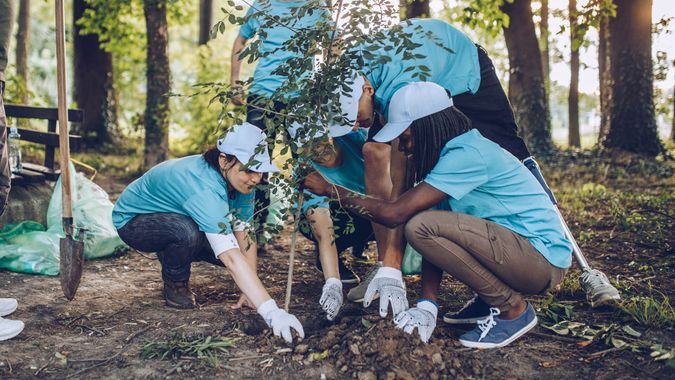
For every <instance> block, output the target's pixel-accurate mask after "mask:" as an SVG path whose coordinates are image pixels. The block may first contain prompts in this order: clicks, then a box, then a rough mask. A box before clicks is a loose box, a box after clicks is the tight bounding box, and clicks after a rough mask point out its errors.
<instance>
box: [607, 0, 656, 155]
mask: <svg viewBox="0 0 675 380" xmlns="http://www.w3.org/2000/svg"><path fill="white" fill-rule="evenodd" d="M614 4H615V5H616V7H617V8H616V17H614V18H611V19H610V20H609V71H610V76H611V84H610V86H611V98H610V110H609V124H608V129H607V133H606V135H604V136H601V138H600V144H601V146H603V147H605V148H619V149H623V150H627V151H631V152H635V153H640V154H644V155H648V156H656V155H658V154H660V153H662V152H663V145H662V144H661V141H660V140H659V136H658V131H657V127H656V117H655V111H654V98H653V96H654V95H653V94H654V72H653V63H652V54H651V53H652V0H614Z"/></svg>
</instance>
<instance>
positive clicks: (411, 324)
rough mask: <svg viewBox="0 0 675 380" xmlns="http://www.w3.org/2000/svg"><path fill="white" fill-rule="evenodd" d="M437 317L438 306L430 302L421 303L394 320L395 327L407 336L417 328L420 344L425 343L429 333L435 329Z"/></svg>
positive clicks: (429, 335)
mask: <svg viewBox="0 0 675 380" xmlns="http://www.w3.org/2000/svg"><path fill="white" fill-rule="evenodd" d="M437 316H438V306H436V305H434V303H433V302H430V301H421V302H418V303H417V307H413V308H412V309H408V310H406V311H404V312H402V313H401V314H399V315H397V316H396V318H394V323H395V324H396V327H398V328H399V329H402V330H403V331H405V332H406V333H408V334H412V333H413V331H414V330H415V327H417V333H418V334H419V335H420V339H421V340H422V342H424V343H427V342H428V341H429V338H430V337H431V333H433V332H434V329H435V328H436V317H437Z"/></svg>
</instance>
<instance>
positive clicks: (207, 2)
mask: <svg viewBox="0 0 675 380" xmlns="http://www.w3.org/2000/svg"><path fill="white" fill-rule="evenodd" d="M212 23H213V0H200V1H199V45H206V43H207V42H209V40H210V39H211V36H210V34H209V33H210V31H211V25H212Z"/></svg>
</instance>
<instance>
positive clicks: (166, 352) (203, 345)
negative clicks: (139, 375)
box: [140, 333, 235, 367]
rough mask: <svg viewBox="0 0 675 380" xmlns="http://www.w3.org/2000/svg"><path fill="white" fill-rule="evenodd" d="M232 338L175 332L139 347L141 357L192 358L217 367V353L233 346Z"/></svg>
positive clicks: (162, 358)
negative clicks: (169, 336)
mask: <svg viewBox="0 0 675 380" xmlns="http://www.w3.org/2000/svg"><path fill="white" fill-rule="evenodd" d="M234 342H235V340H234V339H230V338H224V337H220V336H215V337H214V336H207V337H189V336H186V335H185V334H184V333H176V334H175V335H174V336H173V337H172V338H171V339H169V340H166V341H157V342H148V343H146V344H145V345H144V346H143V347H142V348H141V353H140V357H141V359H159V360H164V359H167V358H169V359H179V358H193V359H196V360H204V361H206V363H208V365H210V366H211V367H218V366H219V362H218V354H219V353H221V352H226V351H227V349H228V348H230V347H233V346H234Z"/></svg>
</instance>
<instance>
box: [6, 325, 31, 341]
mask: <svg viewBox="0 0 675 380" xmlns="http://www.w3.org/2000/svg"><path fill="white" fill-rule="evenodd" d="M19 322H21V321H19ZM24 327H26V326H25V325H24V324H23V322H22V323H21V328H19V329H17V330H14V331H10V332H7V333H4V334H0V341H3V340H9V339H12V338H14V337H15V336H17V335H19V334H21V332H22V331H23V328H24Z"/></svg>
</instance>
